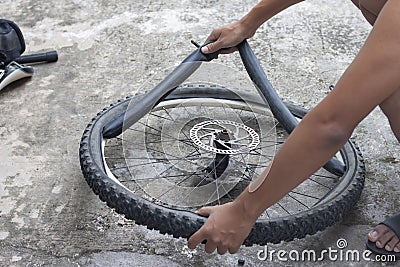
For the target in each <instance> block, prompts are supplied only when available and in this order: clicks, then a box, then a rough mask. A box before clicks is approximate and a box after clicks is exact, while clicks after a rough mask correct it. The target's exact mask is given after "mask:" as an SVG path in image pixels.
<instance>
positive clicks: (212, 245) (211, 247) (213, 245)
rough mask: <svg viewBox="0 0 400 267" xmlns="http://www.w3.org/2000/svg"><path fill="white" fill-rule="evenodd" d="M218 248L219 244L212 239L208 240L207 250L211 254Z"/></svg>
mask: <svg viewBox="0 0 400 267" xmlns="http://www.w3.org/2000/svg"><path fill="white" fill-rule="evenodd" d="M216 248H217V244H216V243H214V242H212V241H211V240H207V243H206V246H205V251H206V252H207V253H209V254H211V253H213V252H214V250H215V249H216Z"/></svg>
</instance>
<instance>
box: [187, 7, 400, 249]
mask: <svg viewBox="0 0 400 267" xmlns="http://www.w3.org/2000/svg"><path fill="white" fill-rule="evenodd" d="M399 13H400V2H399V1H397V0H389V1H388V2H387V4H386V5H385V7H384V8H383V10H382V11H381V13H380V15H379V17H378V19H377V21H376V22H375V25H374V28H373V30H372V31H371V34H370V35H369V37H368V39H367V40H366V43H365V44H364V46H363V47H362V49H361V50H360V52H359V54H358V55H357V56H356V58H355V59H354V61H353V63H352V64H351V65H350V66H349V67H348V69H347V70H346V72H345V73H344V74H343V76H342V77H341V79H340V80H339V82H338V83H337V85H336V87H335V89H334V90H333V91H332V92H331V93H330V94H329V95H328V96H327V97H326V98H325V99H324V100H323V101H322V102H321V103H320V104H319V105H318V106H317V107H315V108H314V109H313V110H312V111H311V112H310V113H309V114H308V115H307V116H306V117H305V118H304V119H303V120H302V121H301V123H300V124H299V126H298V127H297V128H296V129H295V131H293V133H292V134H291V135H290V137H289V138H288V140H287V141H286V142H285V144H284V145H283V146H282V148H281V149H280V151H278V153H277V154H276V157H275V160H274V162H273V164H272V167H271V170H270V172H269V173H268V175H267V177H266V179H265V181H264V182H263V183H262V185H261V187H260V188H259V189H257V190H256V191H255V192H253V193H250V192H249V191H248V190H245V191H244V192H243V193H242V194H241V195H240V196H239V197H238V198H237V199H236V200H235V201H234V202H232V203H228V204H227V205H222V206H218V207H206V208H204V210H200V211H199V213H200V214H203V215H206V216H207V215H209V219H208V220H207V222H206V224H205V225H204V226H203V227H202V228H201V229H200V230H199V231H198V232H196V233H195V234H194V235H193V236H192V237H191V238H190V239H189V247H195V246H196V245H197V244H199V242H201V241H202V240H205V239H206V240H207V244H206V251H207V252H210V251H213V250H215V249H218V252H219V253H225V252H226V251H228V250H229V251H230V252H231V253H234V252H236V251H237V250H238V249H239V247H240V244H241V242H243V240H244V238H245V237H246V236H247V235H248V233H249V231H250V228H251V226H252V225H253V224H254V222H255V221H256V219H257V218H258V216H259V215H260V214H261V213H262V212H263V211H264V210H265V209H266V208H268V207H269V206H271V205H273V204H274V203H275V202H277V201H278V200H279V199H280V198H282V197H283V196H284V195H286V194H287V193H288V192H289V191H290V190H291V189H293V188H294V187H296V186H297V185H298V184H299V183H301V182H302V181H304V180H305V179H307V178H308V177H309V176H310V175H311V174H312V173H313V172H314V171H315V170H317V169H318V168H320V167H321V166H322V165H323V164H324V163H325V162H326V161H328V160H329V158H331V157H332V156H333V155H334V154H335V153H336V151H337V150H339V149H340V147H342V146H343V144H344V143H345V142H346V140H347V139H348V138H349V137H350V135H351V133H352V131H353V130H354V128H355V127H356V125H357V124H358V123H359V122H360V121H361V120H362V119H363V118H364V117H366V116H367V115H368V114H369V113H370V112H371V111H372V110H373V109H374V108H375V107H376V106H378V105H379V104H380V103H382V102H383V101H384V100H385V99H387V98H389V97H390V96H391V95H392V94H393V93H395V92H398V91H399V90H400V75H399V73H400V61H399V60H398V58H399V55H400V31H399V29H400V17H399V16H398V14H399ZM287 166H291V167H290V168H287ZM262 175H266V172H265V173H263V174H262ZM235 214H240V215H241V216H237V215H235ZM243 214H246V216H244V215H243Z"/></svg>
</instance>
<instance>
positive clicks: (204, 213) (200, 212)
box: [196, 207, 212, 217]
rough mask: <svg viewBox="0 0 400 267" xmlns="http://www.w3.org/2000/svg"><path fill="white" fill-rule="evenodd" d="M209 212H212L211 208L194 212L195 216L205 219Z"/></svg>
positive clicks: (203, 208)
mask: <svg viewBox="0 0 400 267" xmlns="http://www.w3.org/2000/svg"><path fill="white" fill-rule="evenodd" d="M211 212H212V207H202V208H201V209H199V210H197V211H196V213H197V214H199V215H201V216H205V217H208V216H210V214H211Z"/></svg>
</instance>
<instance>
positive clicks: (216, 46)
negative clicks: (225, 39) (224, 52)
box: [201, 41, 223, 54]
mask: <svg viewBox="0 0 400 267" xmlns="http://www.w3.org/2000/svg"><path fill="white" fill-rule="evenodd" d="M221 48H223V47H222V43H221V42H219V41H216V42H214V43H211V44H208V45H206V46H203V47H202V48H201V52H203V53H204V54H211V53H214V52H216V51H218V50H220V49H221Z"/></svg>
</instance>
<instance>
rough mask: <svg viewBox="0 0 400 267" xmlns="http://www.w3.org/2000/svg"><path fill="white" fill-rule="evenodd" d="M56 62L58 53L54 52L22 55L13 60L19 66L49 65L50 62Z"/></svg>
mask: <svg viewBox="0 0 400 267" xmlns="http://www.w3.org/2000/svg"><path fill="white" fill-rule="evenodd" d="M57 60H58V53H57V51H56V50H52V51H48V52H42V53H35V54H29V55H22V56H20V57H18V58H16V59H14V61H15V62H17V63H19V64H26V63H40V62H44V63H50V62H56V61H57Z"/></svg>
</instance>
